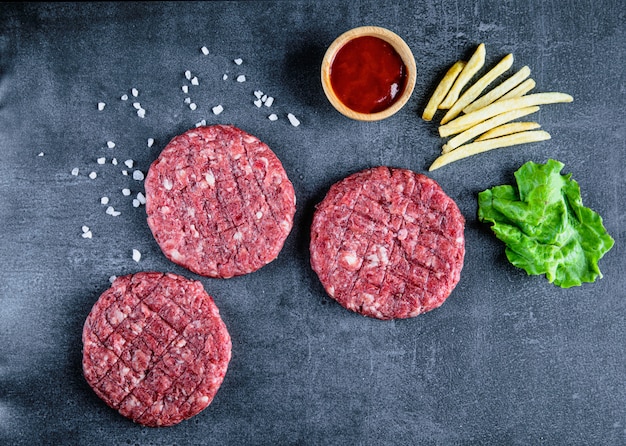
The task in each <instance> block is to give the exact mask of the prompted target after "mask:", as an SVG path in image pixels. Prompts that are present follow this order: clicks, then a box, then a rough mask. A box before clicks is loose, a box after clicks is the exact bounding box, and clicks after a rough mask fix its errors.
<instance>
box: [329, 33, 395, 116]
mask: <svg viewBox="0 0 626 446" xmlns="http://www.w3.org/2000/svg"><path fill="white" fill-rule="evenodd" d="M406 80H407V69H406V65H404V62H403V61H402V58H401V57H400V55H399V54H398V52H397V51H396V50H395V49H394V48H393V46H391V45H390V44H389V43H387V42H385V41H384V40H382V39H380V38H378V37H374V36H363V37H357V38H355V39H352V40H350V41H349V42H348V43H346V44H345V45H344V46H342V47H341V49H340V50H339V51H338V52H337V54H336V55H335V58H334V59H333V61H332V63H331V66H330V85H331V87H332V89H333V91H334V92H335V94H336V95H337V97H338V98H339V100H340V101H341V102H343V103H344V104H345V105H346V106H347V107H349V108H351V109H352V110H354V111H356V112H359V113H376V112H380V111H383V110H385V109H386V108H388V107H389V106H391V104H393V103H394V102H395V101H396V100H398V98H399V97H400V96H401V95H402V92H403V91H404V88H405V86H406Z"/></svg>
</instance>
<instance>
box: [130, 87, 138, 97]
mask: <svg viewBox="0 0 626 446" xmlns="http://www.w3.org/2000/svg"><path fill="white" fill-rule="evenodd" d="M130 94H132V95H133V96H134V97H137V96H139V91H138V90H137V89H136V88H133V89H132V90H131V91H130Z"/></svg>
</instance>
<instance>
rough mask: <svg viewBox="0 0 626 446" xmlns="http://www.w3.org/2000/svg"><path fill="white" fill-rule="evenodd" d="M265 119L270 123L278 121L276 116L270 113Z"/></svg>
mask: <svg viewBox="0 0 626 446" xmlns="http://www.w3.org/2000/svg"><path fill="white" fill-rule="evenodd" d="M267 119H269V120H270V121H276V120H278V116H276V113H272V114H271V115H269V116H268V117H267Z"/></svg>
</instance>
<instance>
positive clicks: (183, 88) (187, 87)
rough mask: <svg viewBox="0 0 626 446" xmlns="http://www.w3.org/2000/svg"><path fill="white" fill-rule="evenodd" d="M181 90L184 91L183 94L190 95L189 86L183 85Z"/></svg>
mask: <svg viewBox="0 0 626 446" xmlns="http://www.w3.org/2000/svg"><path fill="white" fill-rule="evenodd" d="M180 89H181V90H183V93H185V94H187V93H189V86H188V85H183V86H182V87H180Z"/></svg>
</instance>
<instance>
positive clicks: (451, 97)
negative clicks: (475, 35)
mask: <svg viewBox="0 0 626 446" xmlns="http://www.w3.org/2000/svg"><path fill="white" fill-rule="evenodd" d="M484 64H485V44H484V43H481V44H480V45H478V48H476V51H474V54H472V57H470V60H468V61H467V64H466V65H465V67H464V68H463V70H462V71H461V73H460V74H459V77H457V78H456V80H455V81H454V84H453V85H452V88H451V89H450V91H449V92H448V95H447V96H446V98H445V99H444V100H443V102H442V103H441V104H439V108H440V109H443V110H445V109H448V108H450V107H452V106H453V105H454V103H455V102H456V101H457V99H458V98H459V95H460V94H461V90H463V87H465V85H467V83H468V82H469V81H470V80H471V79H472V77H473V76H474V75H475V74H476V73H477V72H478V70H480V69H481V68H482V67H483V65H484Z"/></svg>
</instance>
